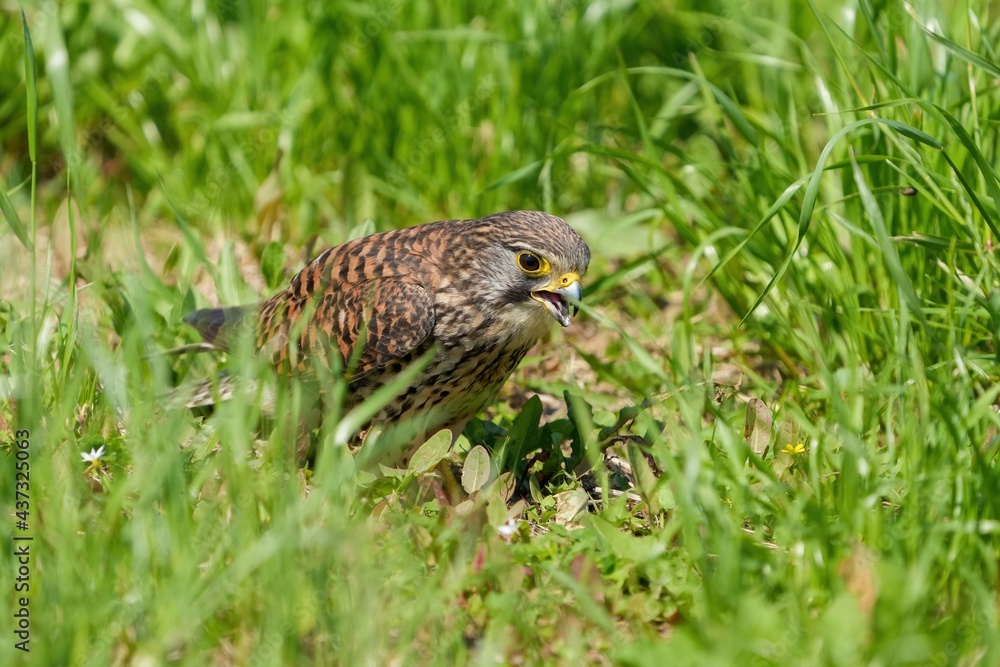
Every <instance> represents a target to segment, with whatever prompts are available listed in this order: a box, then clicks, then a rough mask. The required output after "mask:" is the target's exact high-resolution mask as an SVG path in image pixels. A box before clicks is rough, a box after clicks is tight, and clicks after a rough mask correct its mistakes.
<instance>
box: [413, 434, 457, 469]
mask: <svg viewBox="0 0 1000 667" xmlns="http://www.w3.org/2000/svg"><path fill="white" fill-rule="evenodd" d="M450 449H451V431H449V430H448V429H442V430H440V431H438V432H437V433H435V434H434V435H432V436H431V437H430V438H428V440H427V442H425V443H424V444H422V445H420V448H419V449H418V450H417V451H416V453H415V454H414V455H413V458H412V459H410V465H409V466H408V467H407V470H409V471H410V472H414V473H421V472H426V471H428V470H430V469H431V468H433V467H434V466H436V465H437V464H438V463H440V462H441V460H442V459H444V457H446V456H448V451H449V450H450Z"/></svg>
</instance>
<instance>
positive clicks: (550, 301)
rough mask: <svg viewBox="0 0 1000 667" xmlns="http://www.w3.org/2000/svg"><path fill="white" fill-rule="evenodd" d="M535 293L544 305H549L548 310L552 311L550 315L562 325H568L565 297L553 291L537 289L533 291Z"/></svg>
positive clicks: (567, 308)
mask: <svg viewBox="0 0 1000 667" xmlns="http://www.w3.org/2000/svg"><path fill="white" fill-rule="evenodd" d="M535 294H536V295H538V297H539V298H540V299H542V300H544V301H545V302H546V305H548V306H549V311H550V312H551V313H552V317H554V318H555V319H556V321H557V322H559V324H561V325H563V326H564V327H568V326H569V305H568V304H567V303H566V299H564V298H562V297H561V296H560V295H558V294H556V293H554V292H545V291H539V292H535Z"/></svg>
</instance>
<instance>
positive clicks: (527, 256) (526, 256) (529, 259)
mask: <svg viewBox="0 0 1000 667" xmlns="http://www.w3.org/2000/svg"><path fill="white" fill-rule="evenodd" d="M517 265H518V266H520V267H521V270H522V271H524V272H525V273H537V272H538V271H539V270H540V269H541V268H542V260H540V259H539V258H538V255H535V254H534V253H530V252H522V253H520V254H519V255H518V256H517Z"/></svg>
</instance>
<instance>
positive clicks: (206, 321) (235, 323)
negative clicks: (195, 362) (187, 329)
mask: <svg viewBox="0 0 1000 667" xmlns="http://www.w3.org/2000/svg"><path fill="white" fill-rule="evenodd" d="M256 308H257V307H256V306H229V307H227V308H203V309H202V310H196V311H194V312H193V313H188V314H187V315H185V316H184V322H186V323H187V324H190V325H191V326H193V327H194V328H195V329H197V330H198V333H200V334H201V337H202V338H204V339H205V342H206V343H211V344H212V345H213V346H215V347H217V348H219V349H220V350H228V349H229V347H230V344H231V343H232V341H233V333H234V332H235V331H236V330H237V329H239V328H241V325H243V324H244V323H245V322H246V321H247V316H248V315H250V314H251V313H253V312H254V311H255V310H256Z"/></svg>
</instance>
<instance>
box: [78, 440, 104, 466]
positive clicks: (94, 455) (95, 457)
mask: <svg viewBox="0 0 1000 667" xmlns="http://www.w3.org/2000/svg"><path fill="white" fill-rule="evenodd" d="M102 456H104V445H101V446H100V447H98V448H97V449H91V450H90V451H89V452H82V453H81V454H80V458H82V459H83V462H84V463H89V464H91V465H94V464H96V463H97V462H98V461H100V460H101V457H102Z"/></svg>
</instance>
